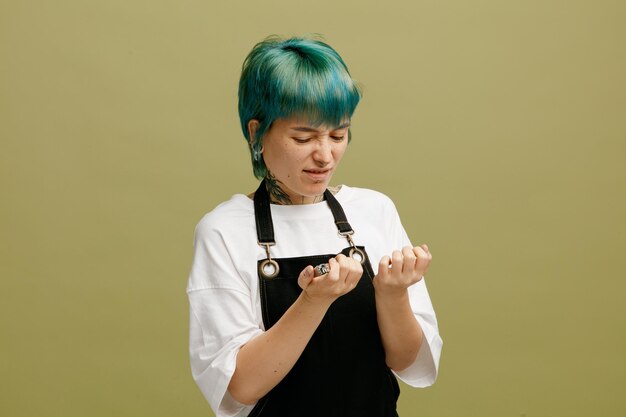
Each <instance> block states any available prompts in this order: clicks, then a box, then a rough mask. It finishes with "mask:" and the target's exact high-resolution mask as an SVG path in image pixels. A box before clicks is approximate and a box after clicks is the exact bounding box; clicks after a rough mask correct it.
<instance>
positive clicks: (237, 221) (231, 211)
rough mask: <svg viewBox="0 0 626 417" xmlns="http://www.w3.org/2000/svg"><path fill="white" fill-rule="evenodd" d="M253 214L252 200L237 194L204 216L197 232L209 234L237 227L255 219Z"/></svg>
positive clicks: (198, 224) (203, 234)
mask: <svg viewBox="0 0 626 417" xmlns="http://www.w3.org/2000/svg"><path fill="white" fill-rule="evenodd" d="M253 214H254V205H253V202H252V200H250V199H249V198H248V197H246V196H245V195H243V194H235V195H233V196H232V197H231V198H230V199H229V200H227V201H224V202H223V203H220V204H219V205H217V206H216V207H215V208H214V209H213V210H211V211H209V212H208V213H206V214H205V215H204V216H202V218H201V219H200V220H199V221H198V223H197V225H196V229H195V233H196V235H197V236H198V235H199V236H207V235H211V234H215V233H217V234H221V232H222V231H225V230H233V229H237V228H240V227H242V226H244V225H246V224H247V222H249V221H250V220H251V219H253V218H254V216H253Z"/></svg>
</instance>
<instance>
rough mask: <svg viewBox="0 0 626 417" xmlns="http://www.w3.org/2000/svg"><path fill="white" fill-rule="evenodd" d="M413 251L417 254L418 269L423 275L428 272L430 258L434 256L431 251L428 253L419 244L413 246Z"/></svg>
mask: <svg viewBox="0 0 626 417" xmlns="http://www.w3.org/2000/svg"><path fill="white" fill-rule="evenodd" d="M413 252H415V254H416V255H417V265H416V269H417V270H419V272H420V273H421V274H422V275H423V274H425V273H426V270H427V269H428V265H430V260H431V259H432V256H431V255H430V254H429V253H426V252H425V251H424V249H422V248H421V247H419V246H416V247H414V248H413Z"/></svg>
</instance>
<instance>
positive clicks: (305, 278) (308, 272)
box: [298, 265, 313, 290]
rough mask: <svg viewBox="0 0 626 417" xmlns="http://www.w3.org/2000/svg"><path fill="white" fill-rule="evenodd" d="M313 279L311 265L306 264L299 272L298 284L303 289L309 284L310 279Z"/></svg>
mask: <svg viewBox="0 0 626 417" xmlns="http://www.w3.org/2000/svg"><path fill="white" fill-rule="evenodd" d="M312 280H313V267H312V266H311V265H309V266H307V267H306V268H304V269H303V270H302V272H300V275H299V276H298V286H299V287H300V288H302V289H303V290H304V289H306V287H308V286H309V284H310V283H311V281H312Z"/></svg>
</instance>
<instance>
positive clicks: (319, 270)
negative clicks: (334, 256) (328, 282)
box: [315, 264, 330, 276]
mask: <svg viewBox="0 0 626 417" xmlns="http://www.w3.org/2000/svg"><path fill="white" fill-rule="evenodd" d="M328 272H330V268H329V265H328V264H319V265H318V266H316V267H315V276H320V275H324V274H328Z"/></svg>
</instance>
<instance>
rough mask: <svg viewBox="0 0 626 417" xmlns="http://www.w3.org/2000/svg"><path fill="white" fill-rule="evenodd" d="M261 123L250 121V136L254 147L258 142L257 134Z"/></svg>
mask: <svg viewBox="0 0 626 417" xmlns="http://www.w3.org/2000/svg"><path fill="white" fill-rule="evenodd" d="M259 124H260V123H259V121H258V120H257V119H250V121H249V122H248V136H249V137H250V146H252V145H254V142H255V141H256V132H257V130H258V129H259Z"/></svg>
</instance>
